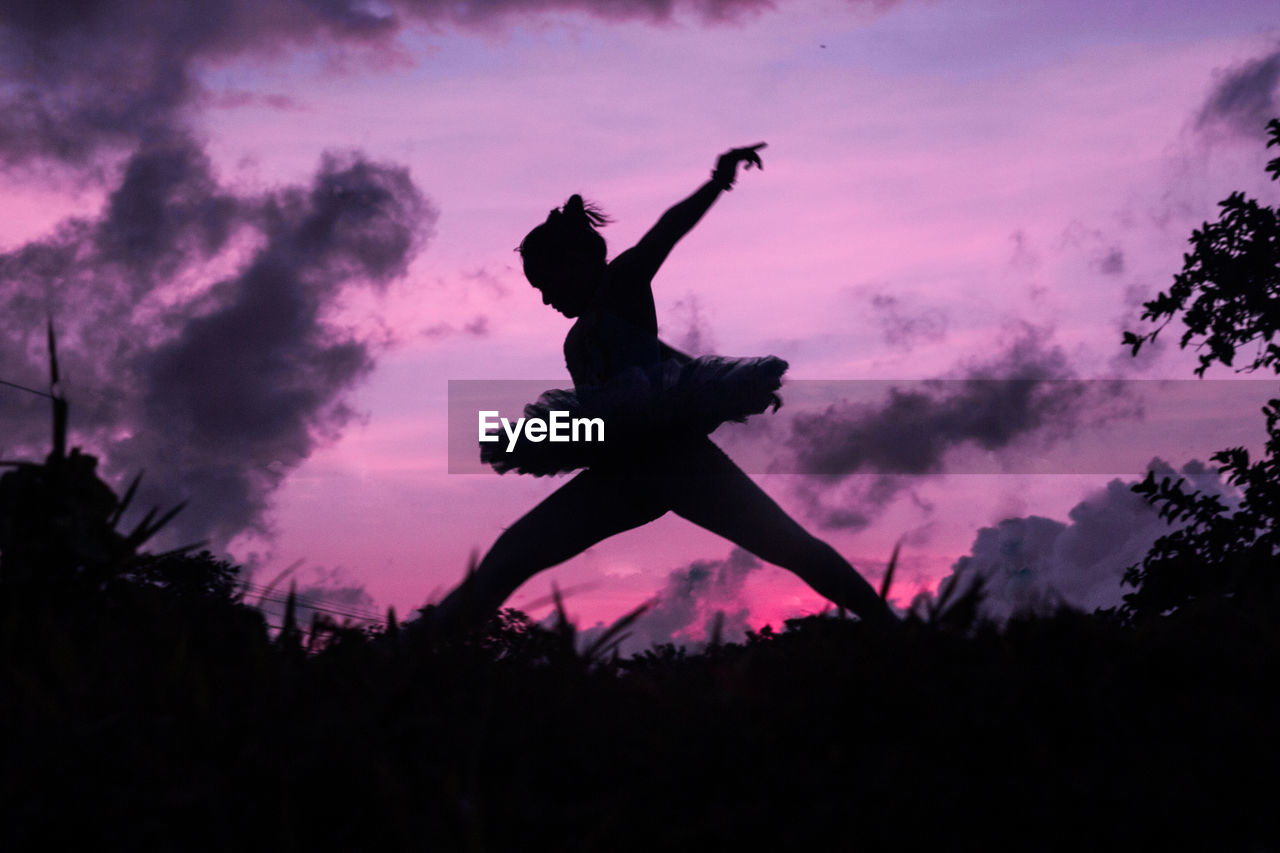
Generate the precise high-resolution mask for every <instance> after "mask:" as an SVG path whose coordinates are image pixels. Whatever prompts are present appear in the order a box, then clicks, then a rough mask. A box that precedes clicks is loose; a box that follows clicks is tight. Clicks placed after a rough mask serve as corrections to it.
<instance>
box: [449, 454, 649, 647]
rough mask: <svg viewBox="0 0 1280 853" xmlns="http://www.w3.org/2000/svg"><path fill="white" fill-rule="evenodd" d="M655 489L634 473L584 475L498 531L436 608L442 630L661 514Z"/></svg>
mask: <svg viewBox="0 0 1280 853" xmlns="http://www.w3.org/2000/svg"><path fill="white" fill-rule="evenodd" d="M658 492H659V490H658V489H656V488H655V487H654V484H653V483H652V481H651V480H650V479H648V478H647V477H645V476H642V475H637V474H635V473H633V472H630V471H628V472H626V473H621V472H617V471H608V470H602V469H591V470H587V471H583V472H582V473H580V474H578V475H577V476H575V477H574V478H573V479H572V480H570V481H569V482H568V483H565V484H564V485H563V486H561V487H560V488H559V489H557V490H556V491H555V492H552V493H551V495H549V496H548V497H547V498H546V499H545V500H543V501H542V503H540V504H538V505H537V506H536V507H534V508H533V509H531V510H530V511H529V512H527V513H525V515H524V516H522V517H521V518H520V520H519V521H517V522H516V523H515V524H513V525H511V526H510V527H508V528H507V529H506V530H505V531H503V533H502V535H501V536H499V537H498V540H497V541H496V542H494V544H493V547H492V548H490V549H489V553H487V554H485V556H484V559H483V560H481V561H480V564H479V565H478V566H477V567H476V569H475V571H474V572H472V573H470V574H469V575H468V576H467V578H466V579H465V580H464V581H463V582H462V583H461V584H460V585H459V586H458V587H457V589H455V590H454V591H453V592H451V593H449V595H447V596H446V597H445V599H444V600H443V601H441V602H440V604H439V605H438V606H437V608H436V611H435V616H436V618H437V619H438V620H439V621H440V622H441V623H442V624H443V625H446V626H456V625H460V624H468V625H469V624H476V623H479V622H481V621H483V620H484V619H486V618H488V617H489V615H491V614H492V613H493V612H494V611H496V610H497V609H498V608H499V607H501V606H502V602H504V601H506V600H507V598H508V596H510V595H511V593H513V592H515V591H516V588H517V587H519V586H520V585H521V584H522V583H524V582H525V581H527V580H528V579H529V578H531V577H533V576H534V575H535V574H537V573H538V572H540V571H542V570H543V569H549V568H551V567H552V566H554V565H557V564H559V563H563V562H564V561H565V560H567V559H569V558H570V557H573V556H575V555H577V554H580V553H582V552H583V551H585V550H586V549H588V548H590V547H591V546H592V545H594V544H596V543H597V542H600V541H601V540H604V539H607V538H609V537H610V536H613V535H614V534H616V533H621V532H623V531H624V530H630V529H632V528H633V527H639V526H640V525H642V524H647V523H648V522H650V521H653V520H654V519H656V518H658V517H660V516H662V515H663V514H664V513H666V511H667V509H668V507H666V506H664V505H662V501H661V498H660V497H659V494H658Z"/></svg>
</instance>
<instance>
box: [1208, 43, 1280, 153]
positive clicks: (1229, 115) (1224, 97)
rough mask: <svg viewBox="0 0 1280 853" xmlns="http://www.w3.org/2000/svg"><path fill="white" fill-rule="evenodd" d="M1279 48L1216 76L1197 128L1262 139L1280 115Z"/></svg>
mask: <svg viewBox="0 0 1280 853" xmlns="http://www.w3.org/2000/svg"><path fill="white" fill-rule="evenodd" d="M1278 90H1280V48H1277V49H1276V50H1273V51H1272V52H1271V53H1269V54H1267V55H1265V56H1261V57H1258V58H1256V59H1251V60H1249V61H1247V62H1244V63H1242V64H1240V65H1237V66H1236V67H1235V68H1232V69H1229V70H1227V71H1225V72H1221V73H1220V74H1219V77H1218V80H1217V82H1216V84H1215V85H1214V87H1213V91H1212V92H1210V93H1209V97H1208V98H1206V99H1205V103H1204V106H1202V107H1201V108H1200V113H1199V115H1198V116H1197V117H1196V127H1197V128H1198V129H1200V130H1204V129H1206V128H1210V127H1219V128H1224V129H1227V130H1229V131H1232V132H1234V133H1238V134H1241V135H1243V136H1252V137H1262V136H1264V135H1265V133H1266V130H1265V128H1266V124H1267V122H1268V121H1269V120H1271V119H1273V118H1275V117H1276V116H1277V115H1280V100H1278V99H1277V97H1276V95H1277V91H1278Z"/></svg>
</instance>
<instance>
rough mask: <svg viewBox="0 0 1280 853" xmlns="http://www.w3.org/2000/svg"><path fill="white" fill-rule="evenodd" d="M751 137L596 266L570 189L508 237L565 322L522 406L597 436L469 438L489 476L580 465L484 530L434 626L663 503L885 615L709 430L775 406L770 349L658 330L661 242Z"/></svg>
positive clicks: (733, 173) (476, 608)
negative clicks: (511, 448)
mask: <svg viewBox="0 0 1280 853" xmlns="http://www.w3.org/2000/svg"><path fill="white" fill-rule="evenodd" d="M764 147H765V146H764V143H760V144H758V145H752V146H748V147H746V148H735V149H733V150H731V151H729V152H727V153H725V154H724V155H722V156H721V157H720V158H719V160H718V161H717V162H716V167H715V169H714V170H713V171H712V173H711V179H710V180H709V181H707V182H706V183H705V184H703V185H702V186H701V187H700V188H699V189H698V190H697V191H696V192H694V193H693V195H691V196H689V197H688V198H687V199H685V200H684V201H682V202H680V203H679V204H676V205H675V206H674V207H672V208H671V209H670V210H668V211H667V212H666V213H665V214H663V216H662V217H661V218H660V219H659V220H658V222H657V224H656V225H654V226H653V228H652V229H650V230H649V232H648V233H647V234H645V235H644V237H643V238H642V239H641V240H640V242H639V243H637V244H636V245H635V246H634V247H632V248H631V249H628V250H627V251H625V252H623V253H621V254H620V255H618V256H617V257H615V258H614V259H613V260H612V261H606V247H605V241H604V238H603V237H601V236H600V234H599V232H598V231H597V230H596V229H597V228H599V227H601V226H603V225H605V224H606V223H607V222H608V219H607V218H606V217H605V216H604V214H603V213H601V212H600V211H599V210H598V209H596V208H594V207H592V206H590V205H587V204H585V203H584V202H583V200H582V197H581V196H578V195H574V196H572V197H571V198H570V199H569V201H568V202H567V203H566V204H565V205H564V207H563V208H561V209H557V210H553V211H551V214H550V215H549V216H548V217H547V220H546V221H545V222H544V223H542V224H541V225H539V226H538V227H536V228H534V229H533V230H532V231H531V232H529V235H528V236H527V237H525V239H524V242H522V243H521V244H520V248H519V251H520V254H521V258H522V260H523V263H524V272H525V276H526V277H527V278H528V280H529V283H530V284H532V285H533V286H534V287H535V288H537V289H538V290H539V291H541V292H542V301H543V303H544V304H546V305H549V306H551V307H552V308H554V309H555V310H557V311H559V312H560V313H561V314H564V315H565V316H566V317H569V318H575V319H576V322H575V323H574V325H573V328H572V329H571V330H570V331H569V334H568V336H567V337H566V338H565V342H564V354H565V362H566V363H567V365H568V368H569V375H570V376H571V377H572V378H573V384H574V388H573V390H572V391H568V390H555V391H548V392H547V393H546V394H543V395H542V397H541V398H540V399H539V400H538V401H537V402H536V403H533V404H531V405H529V406H527V407H526V409H525V413H526V415H527V416H528V415H532V416H537V417H545V416H546V414H547V413H548V412H549V411H553V410H563V411H570V412H572V413H574V415H575V416H599V417H602V418H603V419H604V421H605V423H606V424H607V426H608V429H609V436H608V443H607V445H598V444H591V443H586V442H570V443H555V444H553V443H551V442H546V441H543V442H538V443H533V442H529V441H525V442H521V443H519V444H518V445H517V447H518V448H519V449H520V452H519V453H506V452H504V448H502V447H501V444H498V445H495V444H485V445H482V448H483V449H482V458H483V459H484V460H485V461H486V462H488V463H489V464H491V465H493V467H494V468H495V469H496V470H498V471H499V472H504V471H508V470H516V471H519V472H521V473H529V474H535V475H540V474H551V473H556V472H560V471H570V470H574V469H577V468H585V469H586V470H583V471H581V472H580V473H578V474H577V475H575V476H574V477H573V478H572V479H571V480H569V482H567V483H565V484H564V485H563V486H561V487H560V488H559V489H558V490H556V491H555V492H554V493H552V494H551V495H550V496H549V497H548V498H546V499H545V500H544V501H542V503H540V504H538V505H537V506H536V507H534V508H533V509H532V510H530V511H529V512H528V513H526V514H525V515H524V517H523V518H521V519H520V520H519V521H517V522H516V523H515V524H513V525H511V526H510V527H509V528H507V529H506V531H505V532H503V533H502V535H501V536H499V537H498V540H497V542H495V543H494V545H493V547H492V548H490V549H489V553H487V554H486V555H485V557H484V559H483V560H481V561H480V563H479V565H478V566H476V568H475V570H474V571H472V572H470V573H469V574H468V576H467V578H466V579H465V580H464V581H463V582H462V584H460V585H459V586H458V588H457V589H455V590H454V591H453V592H451V593H450V594H449V595H448V596H447V597H446V598H445V599H444V600H443V601H442V602H440V604H439V605H438V606H437V607H435V608H431V609H430V613H431V615H432V616H433V617H434V619H435V620H436V621H437V622H438V623H439V624H443V625H456V624H458V623H465V624H474V623H476V622H479V621H481V620H483V619H485V618H487V617H488V616H489V615H490V614H491V613H493V612H494V611H495V610H497V608H498V607H500V606H501V604H502V602H504V601H505V600H506V599H507V597H508V596H510V595H511V593H513V592H514V591H515V590H516V588H517V587H519V586H520V585H521V584H522V583H524V582H525V581H526V580H528V579H529V578H531V577H532V576H533V575H534V574H536V573H538V572H540V571H542V570H543V569H547V568H550V567H551V566H554V565H557V564H559V563H562V562H564V561H565V560H567V559H569V558H570V557H573V556H574V555H576V554H580V553H581V552H583V551H585V550H586V549H587V548H590V547H591V546H592V545H594V544H596V543H597V542H600V541H601V540H603V539H607V538H608V537H610V536H613V535H614V534H616V533H621V532H622V531H624V530H630V529H631V528H634V527H639V526H641V525H643V524H647V523H648V522H650V521H653V520H655V519H657V518H659V517H660V516H662V515H664V514H666V513H667V512H675V513H676V514H678V515H680V516H682V517H684V518H687V519H688V520H690V521H692V522H693V523H694V524H699V525H701V526H702V527H705V528H706V529H708V530H710V531H712V532H714V533H718V534H720V535H721V536H723V537H725V538H726V539H728V540H730V541H731V542H733V543H735V544H736V545H739V546H741V547H742V548H745V549H746V550H748V551H750V552H751V553H752V554H755V555H756V556H757V557H759V558H760V559H762V560H765V561H767V562H770V563H774V564H775V565H778V566H781V567H783V568H785V569H789V570H790V571H792V572H794V573H795V574H797V575H799V576H800V577H801V578H802V579H803V580H804V581H805V582H806V583H808V584H809V586H811V587H813V589H814V590H816V591H817V592H818V593H820V594H821V595H823V596H825V597H826V598H828V599H830V600H831V601H833V602H835V603H836V604H838V605H840V606H841V607H844V608H847V609H848V610H851V611H853V612H854V613H856V614H857V615H858V616H859V617H861V618H862V619H864V620H867V621H871V622H875V623H877V624H884V623H891V622H896V621H897V617H896V616H894V615H893V612H892V611H891V610H890V609H889V607H888V605H887V604H886V603H885V602H884V601H882V600H881V599H880V597H879V596H878V595H877V594H876V592H875V590H874V589H872V588H871V585H870V584H868V583H867V581H866V580H865V579H864V578H863V577H862V576H861V575H859V574H858V573H857V572H856V571H855V570H854V568H853V567H852V566H851V565H849V563H848V562H846V561H845V560H844V558H842V557H841V556H840V555H839V554H837V553H836V551H835V550H834V549H833V548H832V547H831V546H830V545H827V544H826V543H825V542H822V541H821V540H819V539H817V538H815V537H814V536H812V535H811V534H809V533H808V532H807V531H806V530H804V528H802V527H801V526H800V525H799V524H798V523H797V522H796V521H795V520H794V519H792V518H791V517H790V516H789V515H787V514H786V513H785V512H784V511H783V510H782V509H781V507H779V506H778V505H777V504H776V503H775V502H774V501H773V500H772V499H771V498H769V496H768V495H766V494H765V493H764V492H763V491H762V490H761V489H760V487H759V486H757V485H756V484H755V482H754V481H752V480H751V478H750V477H748V476H747V475H746V474H745V473H743V471H742V470H741V469H740V468H738V466H737V465H735V464H734V463H733V462H732V461H731V460H730V459H729V457H728V456H726V455H725V454H724V453H723V452H722V451H721V450H720V448H718V447H717V446H716V445H715V444H714V443H713V442H712V441H711V439H710V438H708V434H709V433H710V432H711V431H713V430H714V429H715V428H716V427H717V426H719V425H720V424H721V423H723V422H725V421H728V420H736V421H741V420H745V419H746V418H747V417H748V416H751V415H754V414H759V413H761V412H763V411H765V410H766V409H768V408H771V407H772V408H774V409H776V408H777V406H778V405H780V401H779V399H778V397H777V394H776V392H777V390H778V388H779V387H780V384H781V380H782V374H783V372H784V371H785V370H786V369H787V364H786V362H785V361H783V360H781V359H779V358H775V357H773V356H766V357H763V358H746V359H727V358H720V357H715V356H706V357H703V358H697V359H693V358H690V357H689V356H687V355H684V354H683V353H680V352H678V351H676V350H674V349H672V348H671V347H669V346H667V345H666V344H664V343H663V342H661V341H659V340H658V336H657V335H658V321H657V315H656V313H655V310H654V301H653V291H652V289H651V282H652V280H653V277H654V275H655V274H656V273H657V271H658V269H659V267H661V266H662V262H663V261H664V260H666V258H667V255H668V254H669V253H670V252H671V249H672V247H674V246H675V244H676V242H677V241H679V240H680V238H681V237H683V236H684V235H685V234H687V233H688V232H689V230H690V229H691V228H693V226H694V225H695V224H697V222H698V220H700V219H701V218H702V216H703V214H704V213H706V212H707V210H708V209H709V208H710V207H711V205H712V203H713V202H714V201H715V200H716V198H717V197H718V196H719V195H720V193H722V192H725V191H727V190H729V189H731V188H732V186H733V184H734V181H735V179H736V177H737V169H738V166H739V165H741V164H745V168H751V167H755V168H762V163H761V161H760V155H759V151H760V149H761V148H764ZM605 448H607V449H605Z"/></svg>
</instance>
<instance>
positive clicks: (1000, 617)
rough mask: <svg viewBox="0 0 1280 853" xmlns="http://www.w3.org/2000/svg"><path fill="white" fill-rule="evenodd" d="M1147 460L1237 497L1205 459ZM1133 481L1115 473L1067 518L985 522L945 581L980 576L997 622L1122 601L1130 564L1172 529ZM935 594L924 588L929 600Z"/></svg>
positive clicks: (962, 585) (987, 608)
mask: <svg viewBox="0 0 1280 853" xmlns="http://www.w3.org/2000/svg"><path fill="white" fill-rule="evenodd" d="M1148 467H1149V469H1150V470H1152V471H1154V472H1155V474H1156V477H1157V479H1160V478H1162V477H1166V476H1167V477H1171V478H1173V479H1178V478H1179V477H1185V478H1187V479H1188V480H1189V481H1190V483H1189V486H1190V487H1191V488H1192V489H1196V490H1200V491H1203V492H1205V493H1206V494H1217V495H1223V496H1224V497H1227V498H1228V499H1229V500H1230V499H1232V496H1231V494H1230V493H1229V492H1228V489H1227V487H1226V486H1225V485H1224V484H1223V482H1222V481H1221V480H1220V479H1219V477H1218V475H1217V474H1216V473H1215V472H1214V471H1213V470H1210V469H1209V468H1207V467H1206V466H1205V465H1204V464H1203V463H1200V462H1197V461H1192V462H1189V463H1188V464H1186V465H1184V466H1183V468H1182V470H1181V471H1180V472H1178V471H1174V469H1173V468H1172V467H1171V466H1170V465H1169V464H1168V463H1166V462H1164V461H1162V460H1160V459H1154V460H1152V461H1151V463H1150V465H1149V466H1148ZM1132 485H1133V483H1131V482H1122V481H1120V480H1112V481H1111V482H1109V483H1108V484H1107V485H1106V486H1105V487H1104V488H1103V489H1100V490H1099V491H1097V492H1095V493H1093V494H1091V495H1089V496H1088V497H1086V498H1085V499H1084V500H1082V501H1081V502H1080V503H1078V504H1076V505H1075V506H1074V507H1073V508H1072V509H1071V512H1070V513H1069V514H1068V519H1069V520H1068V521H1067V522H1065V523H1064V522H1061V521H1056V520H1053V519H1048V518H1042V517H1039V516H1027V517H1022V518H1006V519H1004V520H1003V521H1001V522H999V523H998V524H996V525H995V526H994V527H984V528H982V529H981V530H979V531H978V535H977V537H976V538H975V539H974V542H973V548H972V549H971V552H970V553H969V554H968V555H966V556H964V557H961V558H960V559H959V560H957V561H956V563H955V564H954V565H953V566H952V574H951V575H950V576H948V577H947V578H945V579H944V580H943V583H944V584H959V586H958V589H962V590H963V589H968V588H969V585H970V584H972V583H974V582H976V581H978V580H981V581H982V582H983V583H984V588H985V590H986V598H985V600H984V601H983V604H982V607H981V610H980V612H981V613H982V614H983V615H984V616H986V617H988V618H990V619H992V620H993V621H996V622H1004V621H1006V620H1007V619H1008V618H1009V617H1010V616H1012V615H1014V614H1034V613H1043V612H1046V611H1049V610H1052V609H1054V608H1056V607H1057V606H1059V605H1067V606H1069V607H1073V608H1077V609H1081V610H1085V611H1089V612H1092V611H1093V610H1096V609H1098V608H1100V607H1103V608H1105V607H1116V606H1119V605H1120V604H1121V603H1122V596H1123V595H1124V593H1125V592H1126V591H1128V590H1127V588H1124V587H1121V586H1120V580H1121V577H1122V576H1123V574H1124V570H1125V568H1127V567H1128V566H1131V565H1133V564H1134V563H1138V562H1141V561H1142V558H1143V557H1144V556H1146V554H1147V552H1148V551H1149V550H1150V548H1151V545H1152V543H1154V542H1155V540H1156V539H1157V538H1159V537H1160V536H1163V535H1165V534H1166V533H1168V532H1169V531H1170V530H1171V529H1173V528H1171V527H1170V526H1169V525H1168V524H1167V523H1166V522H1165V520H1164V519H1162V518H1160V517H1159V515H1158V514H1157V513H1156V511H1155V510H1154V509H1152V508H1151V506H1150V505H1149V504H1147V502H1146V501H1144V500H1143V499H1142V497H1141V496H1139V495H1137V494H1135V493H1134V492H1133V491H1132V490H1131V489H1130V486H1132ZM929 598H930V596H929V595H928V594H925V595H924V596H923V601H927V600H928V599H929ZM923 601H922V603H923Z"/></svg>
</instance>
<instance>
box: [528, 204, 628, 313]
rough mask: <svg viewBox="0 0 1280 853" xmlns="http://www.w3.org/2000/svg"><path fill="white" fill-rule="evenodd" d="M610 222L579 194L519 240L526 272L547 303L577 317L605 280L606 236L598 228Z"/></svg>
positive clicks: (543, 300) (545, 303)
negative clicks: (521, 240) (601, 234)
mask: <svg viewBox="0 0 1280 853" xmlns="http://www.w3.org/2000/svg"><path fill="white" fill-rule="evenodd" d="M608 222H609V220H608V218H607V217H606V216H605V215H604V214H603V213H601V212H600V211H599V210H598V209H597V208H595V207H594V206H591V205H587V204H585V203H584V202H583V201H582V196H580V195H574V196H571V197H570V198H569V200H568V201H567V202H565V204H564V207H562V208H557V209H555V210H553V211H551V213H550V215H548V216H547V221H546V222H543V223H542V224H541V225H539V226H538V227H537V228H534V229H533V230H532V231H530V232H529V234H528V236H526V237H525V238H524V241H523V242H522V243H521V244H520V248H519V252H520V257H521V258H522V259H523V261H524V275H525V278H527V279H529V283H530V284H532V285H533V286H534V287H536V288H537V289H538V290H540V291H542V302H543V304H544V305H550V306H551V307H552V308H554V309H556V310H557V311H559V312H560V313H561V314H563V315H565V316H566V317H577V316H578V315H579V314H581V313H582V312H583V311H584V310H586V308H587V306H588V305H589V304H590V303H591V300H592V298H593V297H594V296H595V293H596V290H597V289H598V288H599V287H600V285H601V284H602V283H603V282H604V277H605V269H606V263H605V253H606V251H607V250H606V247H605V243H604V238H603V237H601V236H600V232H598V231H596V228H598V227H599V226H602V225H605V224H607V223H608Z"/></svg>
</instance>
